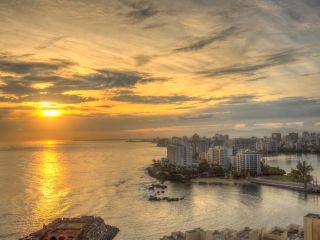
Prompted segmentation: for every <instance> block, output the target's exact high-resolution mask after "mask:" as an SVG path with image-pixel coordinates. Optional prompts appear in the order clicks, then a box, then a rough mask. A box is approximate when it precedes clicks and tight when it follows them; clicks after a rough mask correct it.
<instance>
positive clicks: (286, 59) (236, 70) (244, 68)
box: [198, 49, 302, 77]
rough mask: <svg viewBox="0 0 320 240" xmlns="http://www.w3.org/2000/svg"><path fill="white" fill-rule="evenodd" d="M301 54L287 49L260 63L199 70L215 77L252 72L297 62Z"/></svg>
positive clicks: (203, 74) (207, 75)
mask: <svg viewBox="0 0 320 240" xmlns="http://www.w3.org/2000/svg"><path fill="white" fill-rule="evenodd" d="M301 55H302V53H301V52H299V51H297V50H296V49H285V50H282V51H280V52H276V53H273V54H270V55H268V56H267V57H265V59H263V60H262V61H261V60H260V61H258V63H254V62H253V61H252V63H248V64H244V65H233V66H229V67H223V68H220V69H211V70H205V71H201V72H198V74H200V75H202V76H205V77H215V76H223V75H230V74H252V73H255V72H257V71H259V70H262V69H265V68H270V67H274V66H281V65H285V64H289V63H293V62H296V61H297V60H298V59H299V57H300V56H301Z"/></svg>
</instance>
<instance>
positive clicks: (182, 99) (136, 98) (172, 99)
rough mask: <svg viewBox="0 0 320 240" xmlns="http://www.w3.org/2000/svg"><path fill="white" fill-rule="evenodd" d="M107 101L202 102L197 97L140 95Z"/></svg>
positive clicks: (146, 102) (112, 98) (144, 102)
mask: <svg viewBox="0 0 320 240" xmlns="http://www.w3.org/2000/svg"><path fill="white" fill-rule="evenodd" d="M109 99H110V100H113V101H120V102H130V103H142V104H174V103H181V102H190V101H199V100H202V99H200V98H197V97H189V96H185V95H172V96H142V95H136V94H124V95H117V96H114V97H111V98H109Z"/></svg>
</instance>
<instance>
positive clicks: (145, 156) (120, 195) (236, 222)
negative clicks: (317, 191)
mask: <svg viewBox="0 0 320 240" xmlns="http://www.w3.org/2000/svg"><path fill="white" fill-rule="evenodd" d="M165 154H166V149H165V148H158V147H156V146H155V145H153V144H151V143H127V142H121V141H114V142H111V141H105V142H98V141H97V142H54V141H48V142H32V143H21V144H2V145H1V146H0V239H4V240H11V239H18V238H19V237H22V236H24V235H26V234H28V233H30V232H32V231H34V230H37V229H39V228H41V227H42V225H43V224H44V223H48V222H50V221H51V220H53V219H54V218H56V217H61V216H64V217H69V216H70V217H71V216H80V215H99V216H101V217H103V218H104V219H105V221H106V222H107V223H109V224H111V225H115V226H117V227H119V228H120V233H119V234H118V236H117V237H116V239H119V240H121V239H125V240H128V239H129V240H130V239H159V238H160V237H162V236H163V235H165V234H169V233H170V232H172V231H177V230H188V229H193V228H195V227H203V228H205V229H217V228H223V227H230V228H234V229H240V228H243V227H246V226H250V227H272V226H275V225H279V226H286V225H288V224H290V223H298V224H302V217H303V216H304V215H305V214H306V213H308V212H315V213H319V212H320V208H319V207H320V201H319V197H318V196H317V195H312V194H307V195H305V194H302V193H298V192H294V191H289V190H283V189H277V188H272V187H267V186H256V185H243V186H233V185H230V186H229V185H205V184H194V185H186V184H178V183H175V184H174V183H166V184H167V185H168V189H167V190H166V191H165V193H164V196H170V197H181V196H185V199H184V200H182V201H179V202H149V201H148V200H147V197H148V194H149V190H148V189H147V187H148V186H149V185H150V184H151V183H153V182H156V181H155V180H154V179H152V178H150V177H149V176H147V175H146V173H145V168H146V167H147V166H148V165H149V164H150V163H151V162H152V159H159V158H161V157H163V156H165ZM297 159H305V160H308V161H309V162H311V163H312V165H313V166H314V168H315V174H316V175H318V176H319V177H320V174H319V173H320V157H319V156H318V155H281V156H276V157H275V156H272V157H268V162H269V163H270V164H271V165H279V166H281V167H285V168H286V169H290V168H291V167H294V166H295V164H296V160H297ZM319 180H320V178H319Z"/></svg>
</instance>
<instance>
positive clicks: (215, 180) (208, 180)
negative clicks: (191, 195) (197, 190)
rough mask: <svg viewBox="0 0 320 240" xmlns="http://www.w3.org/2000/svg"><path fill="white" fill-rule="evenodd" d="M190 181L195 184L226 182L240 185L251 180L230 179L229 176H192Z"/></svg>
mask: <svg viewBox="0 0 320 240" xmlns="http://www.w3.org/2000/svg"><path fill="white" fill-rule="evenodd" d="M190 183H197V184H226V185H240V184H250V183H251V182H250V181H248V180H247V179H230V178H218V177H216V178H215V177H212V178H203V177H200V178H194V179H191V180H190Z"/></svg>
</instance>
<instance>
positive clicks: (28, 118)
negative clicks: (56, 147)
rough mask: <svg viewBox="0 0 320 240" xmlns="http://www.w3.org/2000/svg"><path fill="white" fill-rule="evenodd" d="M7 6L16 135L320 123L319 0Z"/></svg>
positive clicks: (3, 94) (6, 71) (2, 105)
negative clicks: (317, 0)
mask: <svg viewBox="0 0 320 240" xmlns="http://www.w3.org/2000/svg"><path fill="white" fill-rule="evenodd" d="M0 11H1V13H2V14H1V16H0V21H1V25H0V36H1V37H0V45H1V51H0V126H3V127H2V128H3V129H4V130H6V131H7V134H6V136H7V137H13V135H12V133H13V132H17V134H15V136H21V138H29V137H31V138H41V139H47V138H51V137H56V138H63V139H69V138H108V137H135V136H141V134H143V135H145V136H151V135H152V136H153V135H157V134H160V135H163V136H164V135H172V134H190V133H191V132H198V131H199V132H200V133H202V134H206V135H210V134H213V133H214V132H216V131H227V132H232V131H238V130H239V129H242V130H254V131H258V130H257V129H259V130H261V129H275V128H299V129H300V128H301V129H302V128H307V129H314V130H317V129H318V128H319V124H318V123H319V122H320V109H319V105H320V104H319V103H320V100H319V97H320V96H319V91H318V89H319V87H320V86H319V85H320V84H319V69H320V63H319V61H318V59H319V56H318V52H320V51H319V50H320V49H319V48H320V46H319V43H318V42H319V41H318V40H319V37H320V27H319V26H320V25H319V24H318V23H319V22H320V16H319V3H317V2H316V1H310V0H302V1H301V0H284V1H273V0H266V1H262V0H261V1H260V0H257V1H252V0H244V1H237V0H230V1H223V0H217V1H211V0H193V1H192V0H190V1H188V0H181V1H169V0H164V1H152V0H110V1H102V0H92V1H76V0H70V1H59V2H56V1H49V0H44V1H43V0H41V1H40V0H32V1H28V2H27V3H26V4H23V7H22V5H21V4H20V3H19V1H10V0H3V1H1V2H0ZM46 119H51V120H54V121H50V122H48V121H46ZM41 121H42V122H41ZM297 122H299V123H300V124H294V123H297ZM301 122H302V124H301ZM22 123H23V124H22ZM273 123H278V124H276V125H275V124H273ZM34 126H37V128H35V127H34ZM239 126H241V128H239ZM60 128H61V129H60ZM43 129H46V133H47V134H48V135H46V134H44V133H43V131H42V130H43ZM148 129H149V130H150V131H148ZM57 130H58V132H60V133H59V134H58V133H57ZM40 131H41V132H40ZM20 133H21V134H20ZM28 133H32V134H28ZM51 133H54V134H53V135H52V134H51ZM24 134H25V135H26V136H24Z"/></svg>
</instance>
